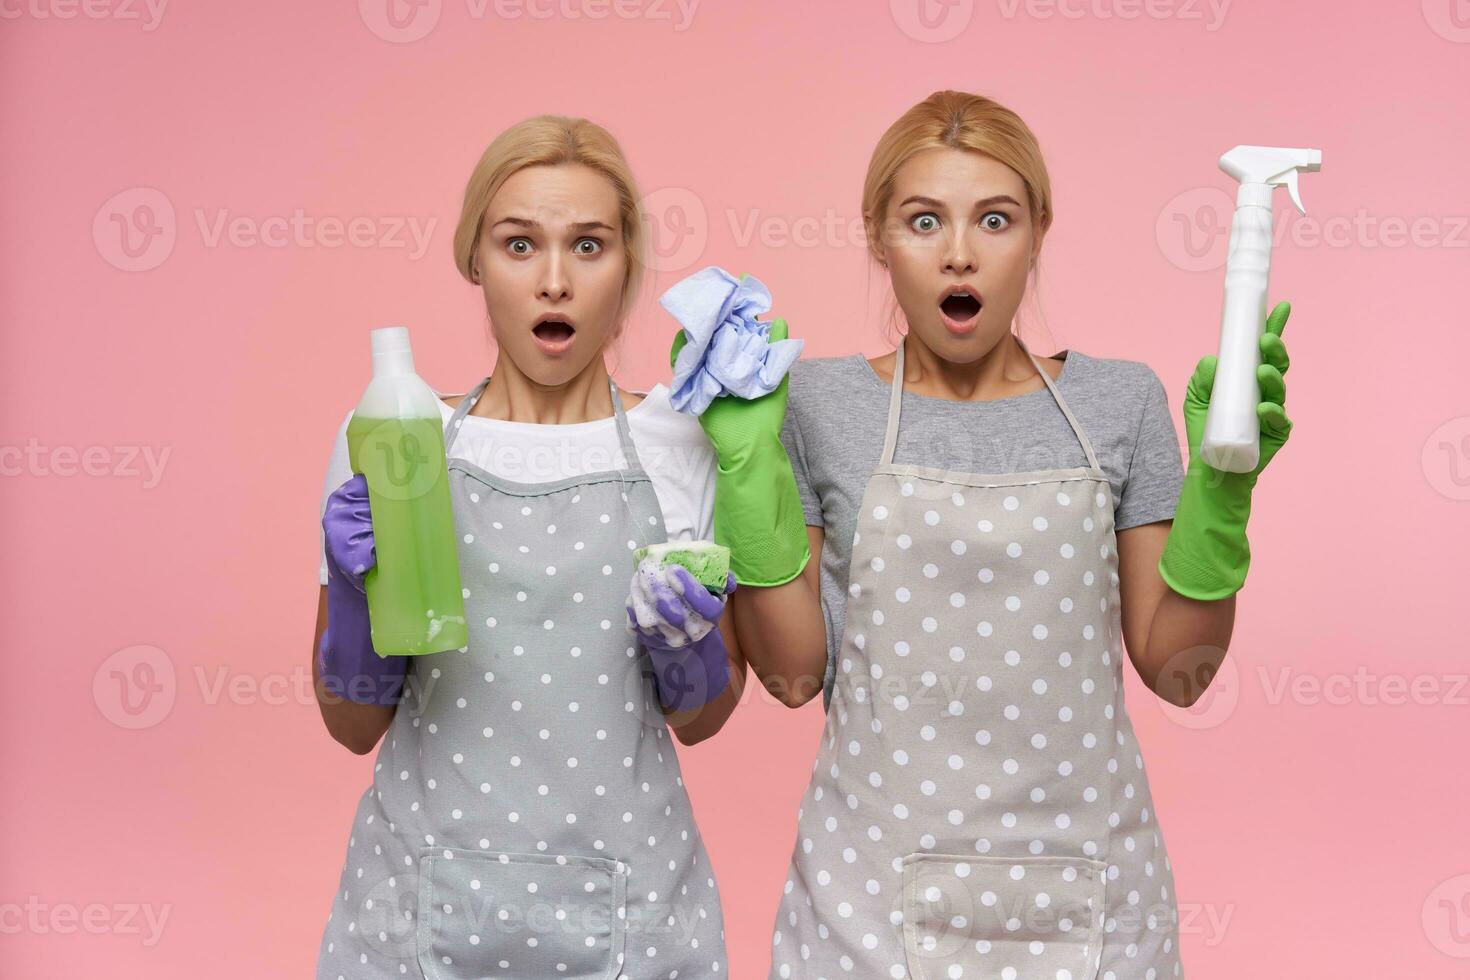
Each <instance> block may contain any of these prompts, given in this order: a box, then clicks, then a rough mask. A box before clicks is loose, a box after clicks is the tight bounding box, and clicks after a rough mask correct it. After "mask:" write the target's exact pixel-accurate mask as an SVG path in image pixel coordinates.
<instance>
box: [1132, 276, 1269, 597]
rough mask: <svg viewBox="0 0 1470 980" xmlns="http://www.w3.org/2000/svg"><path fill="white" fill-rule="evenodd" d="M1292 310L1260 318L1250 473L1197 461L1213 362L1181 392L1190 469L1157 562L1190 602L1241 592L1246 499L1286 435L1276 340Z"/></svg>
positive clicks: (1247, 552)
mask: <svg viewBox="0 0 1470 980" xmlns="http://www.w3.org/2000/svg"><path fill="white" fill-rule="evenodd" d="M1290 315H1291V304H1290V303H1287V302H1281V303H1277V304H1276V306H1275V307H1274V308H1273V309H1272V310H1271V315H1270V316H1268V317H1267V318H1266V332H1265V333H1263V334H1261V362H1262V363H1261V365H1260V366H1259V367H1257V368H1256V380H1257V382H1258V383H1259V384H1260V388H1261V400H1260V401H1259V402H1258V403H1257V404H1256V415H1257V416H1258V417H1259V418H1260V420H1261V458H1260V461H1259V462H1258V463H1257V464H1256V468H1255V469H1254V470H1252V471H1251V472H1249V473H1226V472H1224V471H1223V470H1217V469H1215V468H1214V467H1213V466H1211V465H1210V464H1208V463H1206V462H1205V461H1204V460H1203V459H1201V458H1200V454H1199V447H1200V442H1201V441H1202V440H1203V438H1204V431H1205V413H1206V412H1207V411H1208V410H1209V407H1210V389H1211V388H1213V387H1214V384H1215V365H1216V362H1217V360H1218V358H1216V357H1215V355H1213V354H1210V355H1207V356H1205V357H1202V358H1200V362H1199V364H1198V365H1197V366H1196V367H1195V369H1194V376H1193V377H1191V378H1190V379H1189V387H1188V388H1186V389H1185V392H1184V428H1185V431H1186V432H1187V434H1188V437H1189V468H1188V469H1187V470H1186V471H1185V474H1184V488H1183V490H1182V491H1181V492H1180V494H1179V506H1178V507H1177V508H1176V509H1175V512H1174V525H1173V527H1172V528H1170V530H1169V539H1168V541H1166V542H1165V543H1164V554H1163V556H1162V557H1161V558H1160V559H1159V574H1160V575H1162V576H1163V577H1164V581H1165V582H1166V583H1168V586H1169V588H1171V589H1173V590H1174V591H1175V592H1177V593H1179V594H1180V595H1182V596H1188V597H1189V598H1191V599H1204V600H1211V599H1224V598H1226V597H1228V596H1232V595H1234V594H1235V593H1236V592H1238V591H1240V587H1241V586H1243V585H1244V584H1245V575H1246V572H1247V571H1248V570H1249V569H1250V564H1251V549H1250V542H1249V541H1247V540H1246V536H1245V525H1246V521H1247V520H1248V519H1249V518H1250V514H1251V492H1252V491H1253V490H1254V489H1255V486H1256V479H1257V477H1259V476H1260V475H1261V471H1262V470H1263V469H1265V468H1266V465H1267V464H1268V463H1270V462H1271V460H1272V458H1273V457H1274V456H1275V455H1276V452H1277V450H1279V449H1280V448H1281V447H1282V446H1283V445H1285V444H1286V439H1287V436H1289V435H1291V420H1290V419H1288V418H1287V417H1286V408H1285V405H1286V379H1285V374H1286V369H1287V367H1288V366H1289V365H1290V363H1291V361H1290V358H1288V357H1287V355H1286V344H1285V342H1284V341H1282V339H1281V332H1282V330H1284V329H1285V328H1286V318H1287V317H1289V316H1290Z"/></svg>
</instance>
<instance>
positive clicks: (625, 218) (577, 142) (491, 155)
mask: <svg viewBox="0 0 1470 980" xmlns="http://www.w3.org/2000/svg"><path fill="white" fill-rule="evenodd" d="M563 163H576V164H581V165H582V166H585V167H590V168H591V169H593V170H595V171H597V172H598V173H600V174H602V175H603V176H604V177H606V178H607V179H608V180H609V181H611V182H612V185H613V188H614V189H615V190H616V191H617V194H618V211H619V213H620V216H621V222H622V236H623V249H624V252H625V253H626V255H627V269H626V271H625V272H624V273H623V303H622V307H621V310H622V317H623V318H626V317H627V315H628V313H629V312H630V311H631V310H632V308H633V303H634V301H635V299H636V298H637V296H638V290H639V287H640V285H641V284H642V276H643V268H644V265H645V264H646V262H645V252H646V248H647V244H646V234H645V231H644V227H643V221H642V211H641V209H640V207H639V204H638V201H639V197H638V187H637V184H636V183H635V182H634V180H633V171H632V169H631V168H630V167H629V166H628V161H627V158H626V157H624V156H623V150H622V147H620V146H619V145H618V141H617V140H615V139H613V137H612V134H611V133H609V132H608V131H607V130H605V129H603V128H602V127H601V126H599V125H597V124H596V123H594V122H590V121H589V120H586V119H580V118H576V117H573V116H554V115H542V116H533V117H532V118H530V119H524V120H522V121H521V122H518V123H516V124H515V125H513V126H511V127H510V128H509V129H507V130H505V131H504V132H503V133H501V134H500V135H499V136H497V137H495V139H494V140H493V141H491V143H490V145H489V146H488V147H486V148H485V152H484V153H483V154H482V155H481V156H480V162H479V163H477V164H475V169H474V172H473V173H471V174H470V179H469V183H468V184H467V185H466V186H465V190H464V204H463V206H462V207H461V208H460V213H459V224H458V225H457V226H456V227H455V229H454V264H455V266H456V267H457V268H458V269H459V274H460V275H462V276H464V277H465V278H466V279H467V280H469V281H470V282H472V283H476V284H478V282H479V280H478V279H476V277H475V252H476V249H477V248H478V247H479V243H480V226H481V224H482V223H483V222H484V220H485V212H486V211H487V210H488V209H489V207H490V201H491V199H492V198H493V197H495V193H496V191H498V190H500V188H501V185H503V184H504V183H505V182H506V180H508V179H509V178H510V176H511V175H512V174H514V173H516V172H517V171H519V170H523V169H525V168H526V167H537V166H555V165H557V164H563ZM621 326H622V324H621V323H619V330H621Z"/></svg>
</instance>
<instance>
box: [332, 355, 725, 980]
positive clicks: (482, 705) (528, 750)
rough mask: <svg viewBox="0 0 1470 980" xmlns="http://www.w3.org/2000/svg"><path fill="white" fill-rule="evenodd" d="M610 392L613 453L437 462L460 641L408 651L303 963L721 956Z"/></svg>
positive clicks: (642, 485)
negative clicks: (635, 624) (628, 606)
mask: <svg viewBox="0 0 1470 980" xmlns="http://www.w3.org/2000/svg"><path fill="white" fill-rule="evenodd" d="M489 380H490V379H489V378H486V379H485V380H484V381H482V382H481V383H480V384H479V386H478V387H476V388H475V390H474V392H472V393H471V394H470V395H469V396H467V397H466V398H464V399H463V400H462V401H461V403H460V405H459V406H458V408H457V410H456V411H455V413H454V415H453V417H452V418H451V419H450V421H449V423H448V429H447V438H446V449H447V448H448V446H450V445H452V444H453V442H454V438H455V436H456V435H457V434H458V432H459V428H460V425H461V424H462V422H463V420H464V417H465V415H466V413H467V412H468V411H469V410H470V408H471V407H473V405H474V404H475V402H476V401H477V400H478V399H479V397H480V395H481V394H482V393H483V392H484V390H485V387H486V385H487V384H488V383H489ZM609 387H610V388H611V390H612V398H613V406H614V414H615V416H616V423H617V432H618V439H619V440H620V442H621V443H622V448H623V454H624V456H625V457H626V461H627V468H626V469H623V470H609V471H603V472H595V473H588V474H584V475H579V476H573V477H568V478H565V479H562V480H557V481H555V482H550V483H534V484H527V483H515V482H511V481H508V480H504V479H501V478H500V477H497V476H494V475H493V474H491V473H489V472H487V471H486V470H484V469H481V468H480V467H478V466H476V465H474V464H473V463H471V462H469V461H467V460H464V459H459V458H455V457H453V456H451V457H450V458H449V483H450V488H451V498H452V500H453V507H454V521H455V528H456V531H457V533H458V534H459V535H460V542H459V559H460V572H461V580H462V584H463V586H464V596H465V609H466V618H467V619H468V622H469V637H470V639H469V645H468V646H467V647H464V648H462V649H460V650H451V651H448V652H445V653H438V654H432V655H428V656H419V657H415V658H413V659H412V660H411V661H410V671H409V677H408V680H407V683H406V685H405V694H404V699H403V701H402V702H401V703H400V704H399V706H398V709H397V711H396V713H395V714H394V717H393V721H392V723H391V725H390V726H389V728H388V731H387V733H386V734H385V736H384V740H383V744H382V746H381V747H380V749H379V752H378V757H377V763H376V765H375V766H374V768H373V784H372V786H371V787H370V788H369V789H368V790H367V791H366V792H365V793H364V794H363V796H362V799H361V801H360V802H359V804H358V807H357V814H356V817H355V819H354V822H353V827H352V836H351V839H350V840H349V842H348V848H347V858H346V861H345V864H344V866H343V869H342V877H341V883H340V887H339V888H338V890H337V894H336V897H335V899H334V901H333V905H332V912H331V916H330V918H329V919H328V922H327V926H326V930H325V935H324V936H323V938H322V945H321V951H320V957H319V960H318V965H317V976H318V978H328V980H336V978H343V980H364V978H379V977H384V978H386V977H403V976H409V977H425V978H428V980H469V978H477V980H478V978H487V977H493V978H505V980H526V978H533V977H534V978H541V977H566V978H598V980H612V978H627V980H641V978H650V980H651V978H654V977H658V978H661V980H666V978H668V977H681V978H694V977H723V976H725V974H726V972H727V969H726V958H725V945H724V922H723V917H722V912H721V907H720V898H719V892H718V889H717V886H716V884H715V876H714V872H713V870H712V869H711V867H710V862H709V856H708V854H707V853H706V852H705V848H704V843H703V841H702V840H701V838H700V836H699V832H698V830H697V829H696V828H695V825H694V817H693V813H692V811H691V808H690V804H689V798H688V796H687V794H686V793H685V789H684V781H683V778H682V776H681V775H680V769H679V761H678V757H677V755H676V754H675V751H674V745H673V741H672V739H671V737H670V734H669V731H668V727H667V724H666V723H665V721H664V717H663V714H662V712H661V711H660V710H659V705H658V700H657V695H656V692H655V689H654V682H653V677H652V673H651V668H650V667H649V665H648V654H647V652H646V651H644V650H643V649H642V648H641V647H640V646H638V645H637V644H636V642H635V639H634V638H633V636H632V634H630V633H629V632H628V630H627V626H626V613H625V611H624V603H625V600H626V598H627V591H628V581H629V578H630V576H631V575H632V568H633V566H632V557H631V553H632V551H633V549H635V548H636V547H640V546H641V545H643V544H646V543H650V542H651V541H663V540H665V539H666V533H665V531H664V522H663V513H662V511H661V510H660V508H659V504H658V499H657V497H656V496H655V494H654V490H653V485H652V483H651V482H650V481H649V478H648V475H647V473H646V472H644V470H643V468H642V466H641V464H640V462H639V459H638V453H637V451H636V449H635V448H634V446H633V439H632V435H631V433H630V431H629V428H628V420H627V416H626V415H625V414H624V412H623V407H622V404H621V402H620V399H619V397H618V391H617V388H616V386H614V385H612V383H611V381H609Z"/></svg>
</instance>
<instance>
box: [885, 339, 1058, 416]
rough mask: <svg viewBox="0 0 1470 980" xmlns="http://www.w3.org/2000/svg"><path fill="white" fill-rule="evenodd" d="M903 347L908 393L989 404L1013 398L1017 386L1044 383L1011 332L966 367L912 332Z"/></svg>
mask: <svg viewBox="0 0 1470 980" xmlns="http://www.w3.org/2000/svg"><path fill="white" fill-rule="evenodd" d="M903 343H904V352H903V353H904V357H903V361H904V371H903V382H904V387H905V388H906V389H921V390H923V391H925V393H927V394H931V395H935V396H937V397H940V398H952V399H955V400H957V401H987V400H989V399H992V398H1005V397H1007V396H1009V395H1011V394H1013V393H1014V392H1015V388H1016V386H1017V385H1029V383H1030V382H1032V381H1036V382H1040V380H1041V379H1040V378H1038V377H1037V375H1036V368H1035V366H1034V365H1032V363H1031V358H1029V357H1028V356H1026V352H1025V351H1024V350H1022V349H1021V345H1020V344H1018V343H1016V338H1015V335H1014V334H1012V333H1011V332H1010V331H1009V330H1007V331H1006V332H1005V333H1004V334H1002V335H1001V336H1000V339H999V340H997V341H996V342H995V344H994V346H992V347H991V348H990V350H989V351H987V352H986V353H984V354H982V355H981V356H980V357H978V358H976V359H975V360H973V361H970V362H968V363H965V364H961V363H958V362H956V361H948V360H945V359H944V358H943V357H941V356H940V355H938V354H936V353H935V352H934V351H933V350H932V349H931V348H929V347H928V346H927V345H925V343H924V341H923V340H921V339H920V338H919V337H918V336H917V335H915V334H914V333H913V332H912V331H910V332H909V333H908V335H907V336H906V337H905V338H904V341H903Z"/></svg>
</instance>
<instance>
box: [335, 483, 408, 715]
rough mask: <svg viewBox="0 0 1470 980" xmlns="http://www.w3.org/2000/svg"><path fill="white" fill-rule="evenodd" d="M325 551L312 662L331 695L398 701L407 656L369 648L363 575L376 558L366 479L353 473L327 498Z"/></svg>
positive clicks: (367, 700) (362, 701) (369, 625)
mask: <svg viewBox="0 0 1470 980" xmlns="http://www.w3.org/2000/svg"><path fill="white" fill-rule="evenodd" d="M322 531H323V532H325V534H326V555H327V628H326V629H325V630H324V631H323V632H322V642H321V646H320V647H319V648H318V651H317V653H318V658H317V662H318V664H319V665H320V666H321V672H322V684H323V686H324V687H325V688H326V689H327V690H328V691H330V692H331V693H333V694H335V695H337V696H338V697H343V698H346V699H347V700H349V701H356V702H358V703H360V704H379V705H388V704H397V703H398V701H399V699H400V697H401V696H402V694H403V682H404V678H405V676H406V675H407V674H408V658H407V657H403V656H391V657H382V656H379V655H378V652H377V651H376V650H374V649H373V640H372V623H371V621H370V620H369V619H368V604H367V593H366V591H364V589H363V584H362V580H363V576H364V575H366V574H367V573H368V570H369V569H371V568H372V567H373V566H374V565H375V564H377V561H378V554H377V550H376V549H375V548H374V546H373V518H372V513H371V511H370V510H369V509H368V489H367V478H366V477H364V476H363V475H362V474H361V473H358V474H356V475H355V476H353V477H352V478H351V479H350V480H348V481H347V482H346V483H343V484H342V485H341V486H340V487H338V488H337V489H336V490H333V491H332V492H331V494H329V495H328V496H327V506H326V510H325V511H324V512H323V514H322Z"/></svg>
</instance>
